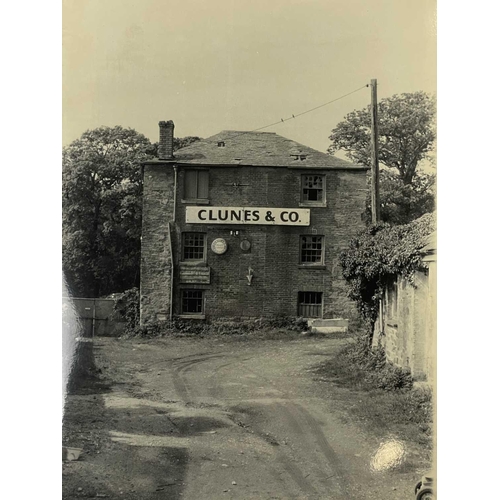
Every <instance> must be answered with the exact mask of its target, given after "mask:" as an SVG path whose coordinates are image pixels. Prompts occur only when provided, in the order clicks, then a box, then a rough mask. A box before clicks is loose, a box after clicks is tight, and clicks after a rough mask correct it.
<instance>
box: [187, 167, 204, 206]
mask: <svg viewBox="0 0 500 500" xmlns="http://www.w3.org/2000/svg"><path fill="white" fill-rule="evenodd" d="M184 199H186V200H208V170H185V171H184Z"/></svg>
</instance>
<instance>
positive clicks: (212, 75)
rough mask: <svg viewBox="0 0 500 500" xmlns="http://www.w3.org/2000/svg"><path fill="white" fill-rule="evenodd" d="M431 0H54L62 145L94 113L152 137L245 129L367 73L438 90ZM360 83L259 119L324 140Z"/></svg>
mask: <svg viewBox="0 0 500 500" xmlns="http://www.w3.org/2000/svg"><path fill="white" fill-rule="evenodd" d="M435 10H436V5H435V0H377V1H374V0H272V1H270V0H266V1H263V0H251V1H248V0H212V1H210V2H208V1H205V0H63V36H62V40H63V53H62V62H63V79H62V82H63V96H62V97H63V101H62V104H63V120H62V132H63V145H67V144H69V143H70V142H71V141H73V140H75V139H77V138H78V137H79V136H80V135H81V134H82V133H83V132H84V131H86V130H88V129H93V128H96V127H99V126H101V125H106V126H111V127H112V126H115V125H121V126H124V127H131V128H134V129H135V130H137V131H138V132H140V133H143V134H144V135H146V137H148V138H149V139H151V140H152V141H157V140H158V122H159V121H160V120H173V121H174V123H175V135H176V136H177V137H184V136H187V135H197V136H200V137H209V136H211V135H214V134H216V133H218V132H220V131H222V130H254V129H257V128H261V127H265V126H266V125H269V124H271V123H274V122H276V121H280V120H281V119H282V118H283V119H285V118H288V117H291V116H292V114H295V115H297V114H299V113H301V112H304V111H307V110H309V109H311V108H314V107H316V106H320V105H321V104H324V103H326V102H328V101H331V100H334V99H336V98H338V97H341V96H343V95H345V94H347V93H349V92H352V91H353V90H356V89H359V88H360V87H362V86H363V85H366V84H368V83H369V82H370V80H371V79H373V78H376V79H377V81H378V99H379V100H380V99H382V98H384V97H389V96H391V95H393V94H399V93H403V92H414V91H417V90H424V91H427V92H435V91H436V16H435ZM369 102H370V89H369V88H364V89H362V90H360V91H359V92H356V93H354V94H352V95H350V96H348V97H345V98H343V99H341V100H339V101H337V102H334V103H332V104H329V105H328V106H325V107H322V108H320V109H318V110H316V111H314V112H311V113H308V114H306V115H304V116H300V117H297V118H296V119H293V120H289V121H286V122H285V123H281V122H280V124H279V125H275V126H273V127H269V128H266V129H265V131H267V132H276V133H278V134H280V135H283V136H285V137H288V138H290V139H293V140H295V141H297V142H300V143H302V144H305V145H307V146H310V147H313V148H315V149H318V150H320V151H326V149H327V147H328V145H329V144H330V141H329V139H328V136H329V134H330V131H331V129H332V128H333V127H335V125H336V124H337V123H339V122H340V121H341V120H342V119H343V117H344V116H345V115H346V114H347V113H349V112H350V111H352V110H354V109H360V108H362V107H364V106H366V105H367V104H369Z"/></svg>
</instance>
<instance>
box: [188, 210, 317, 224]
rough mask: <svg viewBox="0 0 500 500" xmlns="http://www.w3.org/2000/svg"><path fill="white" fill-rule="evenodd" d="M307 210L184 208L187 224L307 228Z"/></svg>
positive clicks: (308, 216)
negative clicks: (264, 225)
mask: <svg viewBox="0 0 500 500" xmlns="http://www.w3.org/2000/svg"><path fill="white" fill-rule="evenodd" d="M309 218H310V210H309V209H308V208H265V207H199V206H198V207H186V222H187V223H188V224H239V225H241V224H266V225H276V226H309Z"/></svg>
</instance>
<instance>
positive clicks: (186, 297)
mask: <svg viewBox="0 0 500 500" xmlns="http://www.w3.org/2000/svg"><path fill="white" fill-rule="evenodd" d="M182 314H203V290H182Z"/></svg>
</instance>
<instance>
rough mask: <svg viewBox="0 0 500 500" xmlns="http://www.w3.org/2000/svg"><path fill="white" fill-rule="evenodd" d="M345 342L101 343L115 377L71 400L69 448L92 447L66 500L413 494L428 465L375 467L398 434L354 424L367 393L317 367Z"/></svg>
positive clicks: (71, 479)
mask: <svg viewBox="0 0 500 500" xmlns="http://www.w3.org/2000/svg"><path fill="white" fill-rule="evenodd" d="M342 342H344V341H343V340H339V339H334V338H322V339H316V338H302V339H297V340H287V341H277V340H269V341H246V342H242V341H238V340H236V339H233V338H223V339H222V340H221V339H220V338H218V339H216V338H211V339H206V338H205V339H193V338H191V339H187V338H177V339H175V338H173V339H167V340H156V341H131V340H128V341H126V340H117V339H98V340H96V342H95V354H96V363H97V365H98V366H99V367H100V368H101V370H102V371H103V375H104V376H105V380H106V381H107V383H106V384H105V385H104V386H102V385H101V386H100V387H99V386H96V387H94V388H91V390H89V391H87V393H84V394H80V395H74V396H71V397H70V398H69V400H68V403H67V417H66V424H65V432H64V436H65V443H64V444H65V445H67V446H76V447H82V448H83V449H84V453H83V455H82V458H81V460H80V461H78V462H68V463H65V464H64V465H63V498H65V499H68V500H69V499H75V498H83V497H86V498H127V499H134V500H135V499H137V500H139V499H140V500H146V499H148V500H149V499H177V498H182V499H187V500H192V499H207V500H208V499H214V500H218V499H226V498H227V499H346V498H347V499H359V500H364V499H374V500H375V499H378V500H382V499H383V500H386V499H388V500H404V499H412V498H414V496H413V492H412V488H413V486H414V484H415V483H416V481H417V479H418V478H419V476H420V475H421V473H422V471H423V470H425V468H426V465H428V464H423V463H417V464H416V463H415V460H411V459H408V457H409V456H410V455H411V454H410V453H408V452H407V453H406V455H405V457H406V459H405V458H403V459H402V460H401V463H400V466H399V467H396V468H393V469H390V470H386V471H384V470H383V469H384V467H379V470H378V471H375V470H374V469H373V464H374V457H375V455H376V452H377V450H378V449H379V447H380V445H381V443H382V442H384V441H388V442H392V441H391V439H392V438H393V437H392V436H380V435H375V434H373V433H372V432H371V431H370V430H369V429H367V428H366V426H363V425H360V424H355V423H353V422H351V421H350V420H349V411H348V406H349V405H348V404H346V401H349V400H350V397H352V398H356V393H355V392H352V393H349V391H347V390H346V389H342V388H339V387H335V385H333V384H331V383H322V382H321V380H318V379H317V377H316V376H315V374H314V371H313V368H314V367H315V366H316V365H317V364H318V363H319V362H320V361H321V360H322V359H325V357H326V356H331V355H332V354H334V353H335V352H336V351H337V350H338V349H339V348H340V346H341V344H342ZM346 396H349V397H346ZM402 446H403V447H404V446H405V443H402ZM393 451H394V450H393ZM379 455H380V453H379ZM379 455H378V457H379V458H380V456H379ZM382 458H383V457H382ZM375 461H376V460H375ZM379 461H380V460H379Z"/></svg>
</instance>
